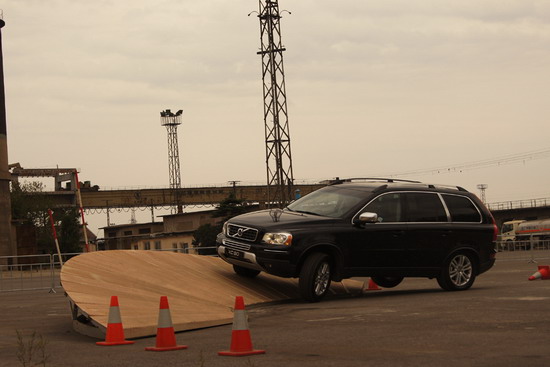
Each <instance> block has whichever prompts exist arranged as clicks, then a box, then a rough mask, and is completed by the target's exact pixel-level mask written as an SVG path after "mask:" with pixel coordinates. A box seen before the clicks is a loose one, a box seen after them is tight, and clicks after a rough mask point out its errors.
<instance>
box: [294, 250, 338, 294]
mask: <svg viewBox="0 0 550 367" xmlns="http://www.w3.org/2000/svg"><path fill="white" fill-rule="evenodd" d="M331 277H332V265H331V262H330V258H329V256H328V255H326V254H323V253H319V252H316V253H313V254H311V255H310V256H309V257H308V258H307V259H306V261H305V262H304V265H303V266H302V270H301V271H300V279H299V281H298V285H299V288H300V295H301V296H302V297H303V298H304V299H305V300H306V301H309V302H319V301H320V300H321V299H322V298H323V297H324V296H325V294H326V293H327V292H328V289H329V287H330V280H331Z"/></svg>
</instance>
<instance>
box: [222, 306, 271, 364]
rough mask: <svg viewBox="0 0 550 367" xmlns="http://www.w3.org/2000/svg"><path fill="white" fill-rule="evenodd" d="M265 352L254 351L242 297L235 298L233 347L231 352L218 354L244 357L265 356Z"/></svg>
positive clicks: (232, 333) (232, 332)
mask: <svg viewBox="0 0 550 367" xmlns="http://www.w3.org/2000/svg"><path fill="white" fill-rule="evenodd" d="M263 353H265V350H254V349H252V340H251V339H250V330H248V321H247V319H246V311H245V309H244V299H243V297H242V296H238V297H236V298H235V312H234V313H233V330H232V331H231V347H230V349H229V350H226V351H222V352H218V355H220V356H234V357H242V356H249V355H252V354H263Z"/></svg>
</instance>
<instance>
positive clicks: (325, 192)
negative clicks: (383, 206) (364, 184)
mask: <svg viewBox="0 0 550 367" xmlns="http://www.w3.org/2000/svg"><path fill="white" fill-rule="evenodd" d="M365 197H366V193H365V192H364V191H358V190H350V189H342V188H338V189H336V188H335V187H326V188H322V189H319V190H317V191H314V192H312V193H310V194H308V195H306V196H304V197H302V198H300V199H298V200H296V201H295V202H293V203H291V204H290V205H288V206H287V209H288V210H290V211H293V212H298V213H304V214H313V215H320V216H324V217H331V218H342V217H343V216H345V214H346V213H348V212H349V211H350V210H352V209H353V208H354V207H356V206H357V205H359V204H360V203H361V202H363V201H364V200H365Z"/></svg>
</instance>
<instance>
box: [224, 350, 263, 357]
mask: <svg viewBox="0 0 550 367" xmlns="http://www.w3.org/2000/svg"><path fill="white" fill-rule="evenodd" d="M254 354H265V350H260V349H254V350H246V351H244V352H233V351H231V350H226V351H222V352H218V355H219V356H230V357H244V356H251V355H254Z"/></svg>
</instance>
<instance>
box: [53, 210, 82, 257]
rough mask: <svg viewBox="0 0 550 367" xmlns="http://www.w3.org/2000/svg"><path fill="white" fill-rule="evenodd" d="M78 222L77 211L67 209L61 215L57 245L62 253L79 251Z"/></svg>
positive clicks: (79, 230)
mask: <svg viewBox="0 0 550 367" xmlns="http://www.w3.org/2000/svg"><path fill="white" fill-rule="evenodd" d="M80 232H81V229H80V223H79V222H78V211H77V210H75V209H68V210H65V211H63V213H62V215H61V227H60V228H59V233H58V237H59V247H60V249H61V252H63V253H72V252H81V251H82V247H81V246H80Z"/></svg>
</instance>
